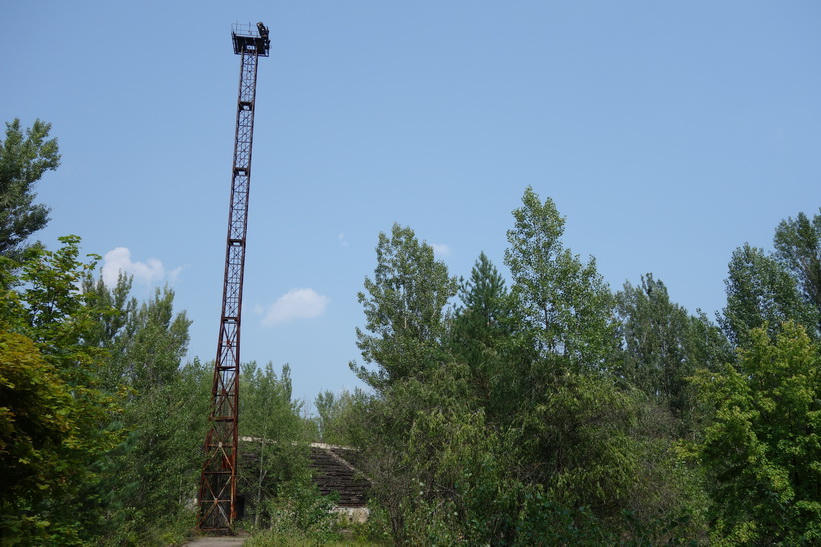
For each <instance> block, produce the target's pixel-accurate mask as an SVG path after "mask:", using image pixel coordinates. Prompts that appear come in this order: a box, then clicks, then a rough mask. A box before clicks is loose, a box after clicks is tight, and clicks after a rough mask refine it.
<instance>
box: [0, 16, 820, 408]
mask: <svg viewBox="0 0 821 547" xmlns="http://www.w3.org/2000/svg"><path fill="white" fill-rule="evenodd" d="M3 11H4V14H3V17H2V19H1V20H0V48H2V51H3V52H4V55H3V60H2V61H0V81H2V85H0V120H2V121H10V120H12V119H13V118H15V117H19V118H20V119H21V121H22V122H23V124H24V125H26V126H28V125H30V124H31V122H33V120H34V119H35V118H40V119H43V120H46V121H49V122H51V123H52V124H53V130H52V133H53V135H54V136H57V137H58V138H59V142H60V147H61V151H62V154H63V162H62V166H61V167H60V168H59V170H58V171H56V172H53V173H49V174H47V175H46V176H45V177H44V179H43V180H42V182H41V183H40V184H39V186H38V192H39V200H40V201H41V202H43V203H46V204H48V205H49V206H51V207H52V209H53V211H52V221H51V223H50V225H49V226H48V228H47V229H46V230H44V231H43V232H42V233H40V234H39V236H40V239H42V240H43V241H44V242H45V243H47V244H48V245H51V246H53V245H54V244H56V240H57V237H59V236H60V235H65V234H77V235H79V236H81V237H82V239H83V250H84V251H85V252H88V253H97V254H100V255H103V256H105V257H106V260H105V261H104V263H103V265H104V266H105V267H106V268H107V270H106V271H115V270H116V269H117V268H119V267H124V268H125V269H126V270H127V271H129V272H130V273H132V274H133V275H134V286H135V295H136V296H138V297H140V298H143V297H146V296H148V295H149V294H150V293H151V291H152V290H153V287H155V286H162V285H163V284H165V283H168V284H169V285H170V286H172V287H173V288H174V290H175V291H176V304H177V307H178V309H185V310H187V313H188V315H189V317H190V318H191V319H192V320H193V321H194V323H193V326H192V328H191V345H190V356H191V357H192V358H193V357H194V356H199V357H200V358H201V359H204V360H212V359H213V358H214V355H215V351H216V344H217V333H218V327H219V312H220V303H221V290H222V275H223V261H224V257H225V233H226V223H227V213H228V198H229V194H228V192H229V188H230V170H231V159H232V152H233V139H234V122H235V102H236V93H237V81H238V77H239V58H238V57H237V56H235V55H234V54H233V51H232V47H231V40H230V30H231V24H232V23H234V22H241V23H248V22H251V23H253V22H256V21H259V20H261V21H263V22H265V24H266V25H268V26H269V28H270V31H271V41H272V48H271V56H270V57H269V58H267V59H262V60H261V61H260V65H259V80H258V87H257V111H256V119H255V128H256V132H255V138H254V156H253V165H254V172H253V178H252V181H251V203H250V220H249V225H248V238H249V241H248V245H247V263H246V264H247V266H246V274H245V280H246V283H245V295H244V316H243V327H242V328H243V332H242V343H243V346H242V358H243V361H245V360H256V361H257V362H259V363H266V362H268V361H272V362H273V363H274V364H275V365H276V366H277V367H279V365H281V364H282V363H286V362H287V363H290V365H291V368H292V375H293V381H294V394H295V396H297V397H300V398H303V399H306V400H308V401H310V400H312V399H313V397H314V396H315V395H316V394H317V393H318V392H319V391H321V390H324V389H330V390H333V391H338V390H340V389H343V388H348V389H350V388H353V387H355V386H358V385H360V384H359V383H358V381H357V380H356V378H355V377H354V376H353V374H352V373H351V372H350V371H349V369H348V366H347V363H348V361H350V360H352V359H358V360H360V361H361V358H360V356H359V353H358V350H357V348H356V345H355V339H356V338H355V332H354V329H355V327H356V326H362V325H363V324H364V316H363V314H362V309H361V307H360V305H359V304H358V303H357V301H356V295H357V292H359V291H360V290H362V286H363V281H364V279H365V277H366V276H369V275H372V272H373V268H374V266H375V253H374V247H375V245H376V242H377V237H378V234H379V232H380V231H384V232H387V231H389V230H390V228H391V225H392V224H393V223H394V222H399V223H401V224H403V225H407V226H410V227H412V228H413V229H414V230H415V231H416V233H417V235H418V236H419V237H420V239H424V240H426V241H427V242H428V243H430V244H434V245H436V248H437V250H438V256H439V257H440V258H441V259H442V260H444V261H445V262H446V263H447V264H448V266H449V268H450V271H451V273H452V274H455V275H463V276H467V275H468V274H469V272H470V268H471V266H472V265H473V263H474V262H475V260H476V258H477V257H478V255H479V253H480V252H481V251H484V252H485V253H486V254H487V255H488V257H490V259H491V260H492V261H493V262H494V263H495V264H496V265H497V267H499V268H500V270H501V271H503V272H504V273H505V274H506V273H507V272H506V269H505V268H504V265H503V262H502V259H503V253H504V249H505V246H506V238H505V233H506V231H507V230H508V229H509V228H511V227H512V216H511V214H510V212H511V211H512V210H513V209H514V208H516V207H518V206H519V204H520V199H521V196H522V194H523V192H524V189H525V187H526V186H528V185H531V186H533V188H534V190H536V192H537V193H539V195H540V196H541V197H542V198H543V199H544V198H547V197H548V196H549V197H552V198H553V199H554V200H555V202H556V204H557V206H558V208H559V211H560V212H561V213H562V214H564V215H565V216H566V217H567V225H566V232H565V240H564V241H565V244H566V245H567V246H569V247H570V248H571V249H572V250H573V251H574V252H575V253H578V254H580V255H581V256H582V257H587V256H590V255H592V256H595V257H596V260H597V263H598V267H599V271H600V272H601V273H602V274H603V275H604V277H605V279H606V280H607V281H608V282H609V283H610V285H611V287H612V288H613V289H618V288H620V287H621V286H622V284H623V283H624V281H626V280H629V281H631V282H632V283H634V284H635V283H637V282H638V281H639V277H640V276H641V274H644V273H647V272H652V273H653V274H654V276H655V277H656V278H659V279H661V280H663V281H664V282H665V284H667V286H668V289H669V291H670V294H671V296H672V298H673V300H675V301H677V302H678V303H680V304H681V305H682V306H684V307H686V308H687V309H688V310H690V311H691V312H694V311H695V310H696V309H697V308H701V309H703V310H704V311H705V312H707V313H708V314H709V315H710V316H713V315H714V313H715V311H717V310H719V309H721V307H722V306H723V305H724V278H725V277H726V271H727V262H728V261H729V259H730V255H731V253H732V251H733V250H734V249H735V248H737V247H738V246H740V245H742V244H744V243H745V242H749V243H750V244H752V245H756V246H761V247H765V248H769V247H770V245H771V240H772V234H773V230H774V228H775V226H776V225H777V224H778V222H779V221H780V220H781V219H783V218H786V217H788V216H795V215H796V214H797V213H798V212H800V211H804V212H807V213H809V214H813V213H815V212H817V211H818V207H819V206H820V205H821V184H820V183H821V180H819V179H821V152H820V151H821V99H819V98H820V97H821V33H819V32H818V28H819V26H820V25H821V3H818V2H810V1H803V2H802V1H791V2H759V1H743V2H741V1H723V2H707V1H694V2H649V1H648V2H632V1H622V2H613V1H607V2H605V1H601V2H594V1H585V2H548V1H544V2H536V1H521V2H505V3H502V2H487V1H471V2H468V1H444V2H443V1H440V2H432V1H420V2H405V3H399V2H385V1H353V0H352V1H345V2H341V1H334V2H331V1H325V2H320V1H305V2H258V1H253V0H248V1H245V2H213V1H198V2H193V1H179V2H165V1H164V2H158V1H153V0H150V1H145V2H139V3H137V2H134V3H121V2H110V1H109V2H96V1H95V2H58V1H48V2H46V1H38V0H30V1H27V2H22V1H11V2H7V3H6V5H5V6H4V9H3Z"/></svg>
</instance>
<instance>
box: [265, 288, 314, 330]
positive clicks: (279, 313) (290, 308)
mask: <svg viewBox="0 0 821 547" xmlns="http://www.w3.org/2000/svg"><path fill="white" fill-rule="evenodd" d="M328 302H330V299H329V298H328V297H327V296H322V295H321V294H319V293H317V292H316V291H315V290H313V289H292V290H290V291H288V292H287V293H286V294H284V295H282V296H280V297H279V299H278V300H277V301H276V302H274V303H273V304H272V305H271V307H270V308H268V312H267V313H266V314H265V317H263V318H262V324H263V325H265V326H266V327H270V326H274V325H281V324H282V323H287V322H289V321H293V320H294V319H311V318H313V317H319V316H320V315H322V314H323V313H324V312H325V308H326V307H327V306H328Z"/></svg>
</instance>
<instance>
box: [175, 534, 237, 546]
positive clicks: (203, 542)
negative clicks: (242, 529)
mask: <svg viewBox="0 0 821 547" xmlns="http://www.w3.org/2000/svg"><path fill="white" fill-rule="evenodd" d="M246 539H248V537H247V536H246V537H243V536H202V537H198V538H194V539H192V540H191V541H189V542H188V543H186V544H185V545H186V546H187V545H191V546H192V547H239V546H240V545H242V544H243V543H245V540H246Z"/></svg>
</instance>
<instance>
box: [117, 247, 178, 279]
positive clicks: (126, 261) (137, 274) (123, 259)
mask: <svg viewBox="0 0 821 547" xmlns="http://www.w3.org/2000/svg"><path fill="white" fill-rule="evenodd" d="M102 269H103V274H102V275H103V281H105V284H106V285H108V286H109V287H113V286H114V285H116V284H117V277H118V276H119V274H120V272H121V271H122V272H125V273H126V274H128V275H132V276H134V280H135V281H137V282H138V283H144V284H146V285H150V284H152V283H155V282H157V281H159V280H161V279H163V278H164V277H165V268H164V267H163V265H162V262H160V261H159V260H157V259H156V258H149V259H148V260H147V261H145V262H141V261H137V262H134V261H133V260H131V251H129V250H128V248H126V247H117V248H116V249H113V250H111V251H108V252H107V253H106V254H105V256H104V257H103V268H102ZM181 271H182V268H175V269H174V270H173V271H172V272H170V274H169V278H170V280H171V281H172V282H173V281H174V280H175V279H176V278H177V277H178V276H179V274H180V272H181Z"/></svg>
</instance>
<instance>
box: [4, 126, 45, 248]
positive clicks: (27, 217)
mask: <svg viewBox="0 0 821 547" xmlns="http://www.w3.org/2000/svg"><path fill="white" fill-rule="evenodd" d="M49 131H51V124H50V123H45V122H42V121H40V120H35V122H34V125H32V126H31V127H30V128H28V129H26V130H25V134H24V131H23V130H22V129H21V127H20V120H19V119H15V120H14V121H13V122H11V123H6V138H5V140H0V256H8V257H15V258H19V257H20V254H21V252H22V251H23V250H24V249H25V247H24V245H23V244H24V242H25V240H26V239H27V238H28V237H29V236H30V235H31V234H33V233H34V232H36V231H37V230H40V229H41V228H43V227H45V225H46V224H47V223H48V220H49V218H48V213H49V209H48V208H47V207H46V206H45V205H42V204H34V203H33V202H34V198H35V197H36V194H35V193H34V189H33V187H34V184H35V183H36V182H37V181H38V180H40V178H41V177H42V176H43V174H44V173H45V172H46V171H48V170H54V169H56V168H57V166H58V165H60V154H59V151H58V147H57V139H48V134H49Z"/></svg>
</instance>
